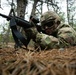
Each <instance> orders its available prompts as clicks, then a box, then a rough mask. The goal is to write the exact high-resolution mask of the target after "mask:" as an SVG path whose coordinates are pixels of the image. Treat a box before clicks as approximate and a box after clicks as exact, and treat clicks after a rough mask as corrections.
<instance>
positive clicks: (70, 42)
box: [27, 24, 76, 49]
mask: <svg viewBox="0 0 76 75" xmlns="http://www.w3.org/2000/svg"><path fill="white" fill-rule="evenodd" d="M27 32H28V33H27V34H29V37H30V38H31V37H32V39H33V40H34V42H35V43H34V45H35V46H36V47H38V46H39V47H41V49H51V48H61V47H69V46H74V45H76V32H75V30H74V29H73V28H72V27H71V26H70V25H66V24H61V25H59V26H58V27H57V29H55V32H54V33H53V34H52V35H47V34H44V33H39V32H37V31H36V29H33V28H31V29H30V31H29V30H28V31H27ZM27 36H28V35H27Z"/></svg>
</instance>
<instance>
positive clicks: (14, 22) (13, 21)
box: [0, 13, 41, 47]
mask: <svg viewBox="0 0 76 75" xmlns="http://www.w3.org/2000/svg"><path fill="white" fill-rule="evenodd" d="M0 16H2V17H4V18H6V19H7V21H10V28H11V31H12V35H13V38H14V40H15V43H16V44H17V45H18V46H19V47H21V44H20V43H19V42H20V41H21V43H23V44H24V45H25V46H26V47H27V45H28V43H29V41H30V39H29V40H27V38H24V37H23V35H22V34H21V33H20V32H19V31H18V30H17V26H20V27H23V29H27V28H31V27H33V26H34V25H33V24H32V23H31V22H28V21H26V20H24V19H22V18H20V17H17V16H11V15H10V16H6V15H4V14H1V13H0ZM31 18H32V22H33V23H34V24H35V25H36V27H37V30H38V31H39V32H41V26H40V25H37V23H39V20H38V19H37V18H35V17H33V16H31V17H30V19H31Z"/></svg>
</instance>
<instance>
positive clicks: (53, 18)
mask: <svg viewBox="0 0 76 75" xmlns="http://www.w3.org/2000/svg"><path fill="white" fill-rule="evenodd" d="M60 20H61V19H60V17H59V15H58V14H57V13H55V12H53V11H47V12H45V13H44V14H42V15H41V18H40V23H41V26H42V27H44V25H45V24H47V23H48V22H51V24H50V25H53V23H57V24H60Z"/></svg>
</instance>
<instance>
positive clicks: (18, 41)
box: [10, 17, 28, 47]
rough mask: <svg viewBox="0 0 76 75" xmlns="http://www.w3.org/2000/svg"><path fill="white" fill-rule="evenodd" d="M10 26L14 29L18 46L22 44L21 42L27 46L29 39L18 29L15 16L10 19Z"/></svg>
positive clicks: (13, 33)
mask: <svg viewBox="0 0 76 75" xmlns="http://www.w3.org/2000/svg"><path fill="white" fill-rule="evenodd" d="M10 28H11V30H12V35H13V38H14V41H15V43H16V44H17V46H19V47H20V46H21V45H20V42H21V43H22V44H23V45H25V46H26V47H27V44H28V41H27V39H26V38H24V37H23V35H22V34H21V33H20V32H19V31H18V30H17V24H16V21H15V19H14V17H12V18H11V20H10Z"/></svg>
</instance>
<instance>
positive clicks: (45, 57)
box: [0, 46, 76, 75]
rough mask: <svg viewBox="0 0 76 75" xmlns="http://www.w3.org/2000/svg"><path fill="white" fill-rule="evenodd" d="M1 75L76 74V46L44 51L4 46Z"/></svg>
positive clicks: (0, 51)
mask: <svg viewBox="0 0 76 75" xmlns="http://www.w3.org/2000/svg"><path fill="white" fill-rule="evenodd" d="M0 75H76V46H74V47H70V48H64V49H63V48H60V49H51V50H44V51H41V50H40V51H36V50H32V51H31V50H26V49H14V48H12V47H10V46H9V47H7V48H2V49H0Z"/></svg>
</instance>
